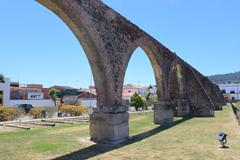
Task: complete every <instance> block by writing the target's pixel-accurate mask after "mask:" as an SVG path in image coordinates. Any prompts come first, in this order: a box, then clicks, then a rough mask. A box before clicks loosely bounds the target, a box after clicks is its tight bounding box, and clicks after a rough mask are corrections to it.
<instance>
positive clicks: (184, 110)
mask: <svg viewBox="0 0 240 160" xmlns="http://www.w3.org/2000/svg"><path fill="white" fill-rule="evenodd" d="M177 106H178V107H177V116H179V117H188V116H189V115H190V105H189V101H188V99H186V98H180V99H178V100H177Z"/></svg>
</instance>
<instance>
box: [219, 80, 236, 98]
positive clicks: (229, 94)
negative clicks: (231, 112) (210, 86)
mask: <svg viewBox="0 0 240 160" xmlns="http://www.w3.org/2000/svg"><path fill="white" fill-rule="evenodd" d="M218 86H219V88H220V90H221V91H222V93H223V95H224V97H225V98H226V99H227V100H229V101H235V100H240V84H219V85H218Z"/></svg>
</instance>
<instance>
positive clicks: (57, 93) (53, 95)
mask: <svg viewBox="0 0 240 160" xmlns="http://www.w3.org/2000/svg"><path fill="white" fill-rule="evenodd" d="M60 94H61V91H60V90H58V89H55V88H52V89H50V90H49V92H48V95H49V96H50V97H51V98H52V100H53V101H54V104H55V107H57V102H56V101H57V99H58V98H59V96H60Z"/></svg>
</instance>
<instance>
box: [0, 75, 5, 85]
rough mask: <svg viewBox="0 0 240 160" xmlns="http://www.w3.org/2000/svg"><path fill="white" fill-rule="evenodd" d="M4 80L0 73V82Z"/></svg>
mask: <svg viewBox="0 0 240 160" xmlns="http://www.w3.org/2000/svg"><path fill="white" fill-rule="evenodd" d="M3 82H4V76H3V75H2V74H0V83H3Z"/></svg>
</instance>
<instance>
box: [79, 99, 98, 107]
mask: <svg viewBox="0 0 240 160" xmlns="http://www.w3.org/2000/svg"><path fill="white" fill-rule="evenodd" d="M79 102H81V104H83V105H84V106H85V107H96V106H97V100H96V99H91V100H89V99H79Z"/></svg>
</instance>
